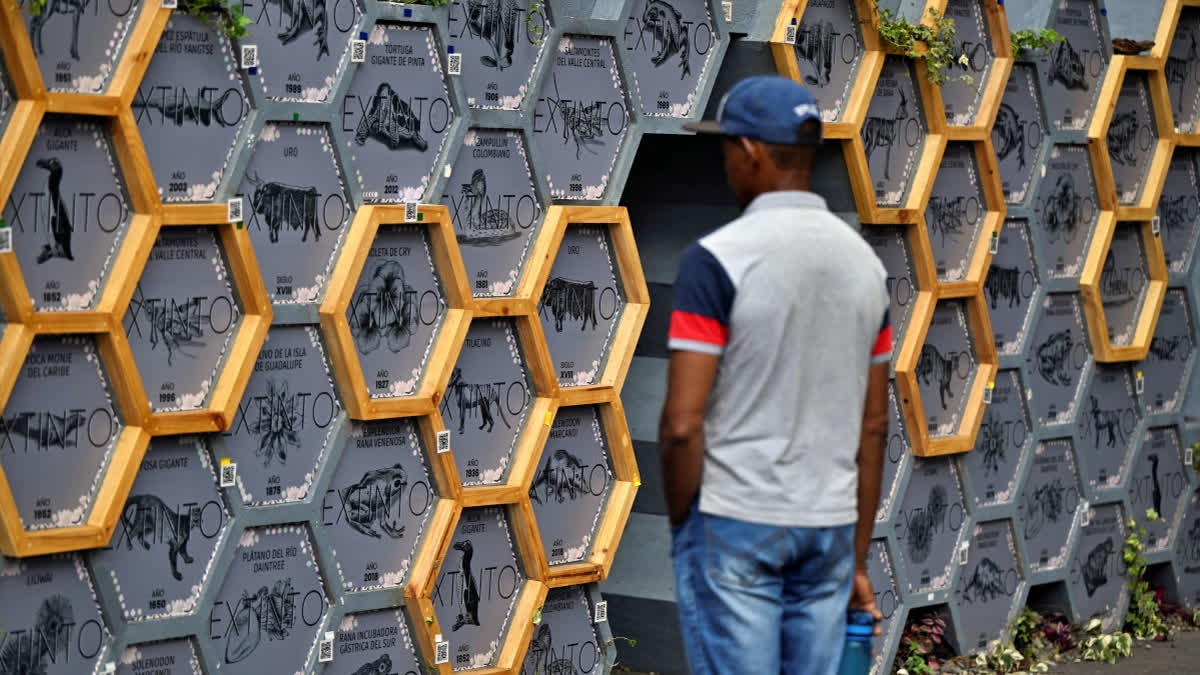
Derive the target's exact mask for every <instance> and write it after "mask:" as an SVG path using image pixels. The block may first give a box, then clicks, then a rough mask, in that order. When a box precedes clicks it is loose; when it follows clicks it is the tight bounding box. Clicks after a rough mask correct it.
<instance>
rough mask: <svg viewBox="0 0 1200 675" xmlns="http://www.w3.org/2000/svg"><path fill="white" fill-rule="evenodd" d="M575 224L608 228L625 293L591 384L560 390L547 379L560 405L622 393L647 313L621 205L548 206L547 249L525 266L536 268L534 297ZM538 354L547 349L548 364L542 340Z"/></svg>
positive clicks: (642, 280) (634, 244)
mask: <svg viewBox="0 0 1200 675" xmlns="http://www.w3.org/2000/svg"><path fill="white" fill-rule="evenodd" d="M574 223H586V224H589V225H607V226H608V233H609V238H610V239H611V241H612V245H613V257H614V258H615V259H616V262H617V274H618V276H619V277H620V279H621V285H622V287H623V289H624V291H625V307H624V309H622V310H621V320H620V321H619V322H617V327H616V330H615V331H614V332H613V338H612V344H611V345H610V346H609V348H608V354H607V356H606V358H605V360H604V365H603V368H602V370H601V372H600V377H599V378H597V380H596V383H595V384H591V385H587V386H582V387H560V386H558V379H557V376H556V373H555V372H554V370H553V368H551V370H550V373H549V374H550V377H551V379H553V380H554V384H555V389H556V392H557V396H558V399H559V403H561V404H562V405H579V404H581V403H582V402H587V401H590V400H592V399H590V398H589V397H590V396H592V395H593V394H592V393H590V392H592V391H593V390H599V389H608V388H611V389H615V390H616V391H618V392H619V391H620V390H621V386H622V385H623V384H624V383H625V375H626V374H628V372H629V365H630V363H632V362H633V351H634V349H635V348H636V347H637V341H638V337H639V336H640V335H641V332H642V324H644V323H645V322H646V315H647V314H648V313H649V311H650V289H649V288H648V287H647V286H646V276H645V274H643V272H642V260H641V258H640V257H639V256H638V250H637V242H635V241H634V238H633V226H632V225H630V223H629V211H628V210H626V208H625V207H624V206H557V205H556V206H551V207H550V208H549V209H548V210H547V211H546V222H545V223H544V224H543V225H542V227H543V228H545V229H546V230H547V231H549V233H550V247H549V250H548V251H545V252H544V253H543V254H542V255H543V256H544V257H543V258H542V259H541V260H537V261H535V260H534V259H533V258H530V260H529V263H528V264H534V263H535V262H536V263H537V264H538V267H537V282H536V284H537V286H536V288H537V294H536V297H539V298H540V297H541V294H542V289H543V288H544V287H545V286H546V280H547V279H548V278H549V276H550V268H551V267H552V266H553V265H554V258H555V257H556V256H557V254H558V248H559V245H560V244H562V240H563V235H564V234H566V231H567V226H568V225H571V224H574ZM532 315H533V317H534V319H535V323H537V324H538V331H539V333H540V331H541V321H540V320H538V317H537V309H536V306H535V307H534V308H533V310H532ZM540 348H541V349H542V350H545V351H546V357H547V364H550V363H551V361H550V360H549V348H548V347H547V346H546V341H545V340H544V339H542V340H541V346H540Z"/></svg>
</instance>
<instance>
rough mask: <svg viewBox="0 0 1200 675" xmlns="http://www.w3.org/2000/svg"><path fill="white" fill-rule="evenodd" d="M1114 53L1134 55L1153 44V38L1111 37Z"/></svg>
mask: <svg viewBox="0 0 1200 675" xmlns="http://www.w3.org/2000/svg"><path fill="white" fill-rule="evenodd" d="M1112 46H1113V53H1114V54H1125V55H1127V56H1135V55H1137V54H1141V53H1142V52H1144V51H1146V50H1147V49H1150V48H1151V47H1153V46H1154V40H1130V39H1129V38H1113V41H1112Z"/></svg>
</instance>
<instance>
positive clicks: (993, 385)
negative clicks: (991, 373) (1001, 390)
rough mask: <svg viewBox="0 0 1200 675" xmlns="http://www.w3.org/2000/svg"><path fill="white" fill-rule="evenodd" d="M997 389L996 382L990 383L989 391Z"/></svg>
mask: <svg viewBox="0 0 1200 675" xmlns="http://www.w3.org/2000/svg"><path fill="white" fill-rule="evenodd" d="M995 388H996V383H995V382H988V389H995Z"/></svg>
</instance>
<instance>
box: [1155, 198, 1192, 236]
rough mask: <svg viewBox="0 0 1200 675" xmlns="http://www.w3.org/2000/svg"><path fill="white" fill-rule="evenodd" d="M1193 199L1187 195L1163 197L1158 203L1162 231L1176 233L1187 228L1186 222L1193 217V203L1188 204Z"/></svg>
mask: <svg viewBox="0 0 1200 675" xmlns="http://www.w3.org/2000/svg"><path fill="white" fill-rule="evenodd" d="M1194 199H1195V197H1190V198H1189V197H1188V196H1187V195H1179V196H1178V197H1172V196H1170V195H1163V196H1162V199H1160V200H1159V202H1158V215H1159V217H1161V218H1162V226H1163V229H1164V230H1166V231H1167V232H1177V231H1179V230H1182V229H1183V228H1184V227H1186V226H1187V224H1188V222H1189V221H1191V220H1193V219H1194V218H1195V216H1193V215H1192V214H1193V213H1194V212H1195V208H1196V205H1195V202H1191V203H1189V201H1190V200H1194Z"/></svg>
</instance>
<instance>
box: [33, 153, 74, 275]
mask: <svg viewBox="0 0 1200 675" xmlns="http://www.w3.org/2000/svg"><path fill="white" fill-rule="evenodd" d="M37 167H38V168H39V169H45V170H46V171H49V172H50V176H49V178H48V179H47V188H48V190H49V194H50V219H49V220H50V227H49V232H48V236H47V238H46V243H45V244H43V245H42V252H41V253H39V254H38V257H37V261H38V264H41V263H44V262H46V261H47V260H49V259H51V258H66V259H67V260H74V259H75V256H74V255H72V254H71V233H72V232H73V231H74V228H72V227H71V218H70V216H69V215H67V214H68V213H69V211H68V210H67V205H66V203H65V202H64V201H63V198H62V191H61V188H62V177H63V167H62V162H60V161H58V158H57V157H43V158H42V159H39V160H38V161H37Z"/></svg>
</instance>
